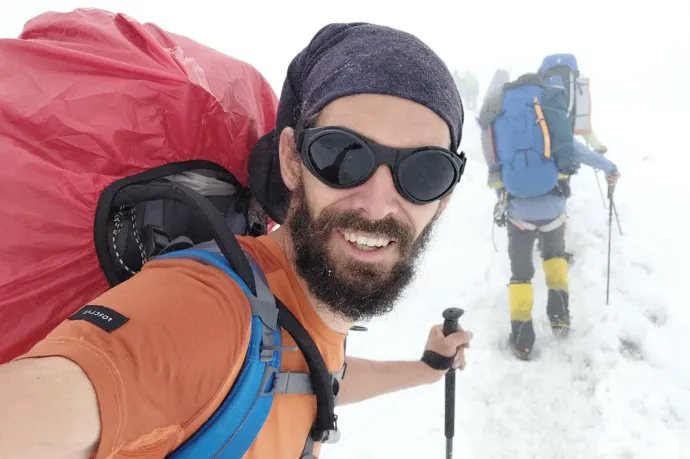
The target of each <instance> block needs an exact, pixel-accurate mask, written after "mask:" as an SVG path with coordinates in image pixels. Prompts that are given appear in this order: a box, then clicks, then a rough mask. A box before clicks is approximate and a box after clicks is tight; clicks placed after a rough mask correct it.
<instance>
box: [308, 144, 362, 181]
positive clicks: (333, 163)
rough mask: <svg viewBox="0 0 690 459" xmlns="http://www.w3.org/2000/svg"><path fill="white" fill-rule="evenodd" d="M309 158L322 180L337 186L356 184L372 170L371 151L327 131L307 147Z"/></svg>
mask: <svg viewBox="0 0 690 459" xmlns="http://www.w3.org/2000/svg"><path fill="white" fill-rule="evenodd" d="M309 158H310V160H311V163H312V166H313V167H314V169H315V170H316V172H317V173H318V174H319V175H320V176H321V178H322V179H323V180H325V181H327V182H328V183H330V184H332V185H338V186H348V185H352V184H355V183H357V182H358V181H359V180H361V179H362V178H363V177H365V176H366V175H367V174H368V173H369V172H370V171H371V170H372V169H373V167H374V158H373V155H372V154H371V151H370V150H369V149H368V148H366V147H365V146H364V144H363V143H362V142H361V141H360V140H358V139H357V138H356V137H354V136H351V135H348V134H347V133H343V132H329V133H327V134H323V135H321V136H320V137H318V138H317V139H315V140H314V141H313V142H312V143H311V145H310V147H309Z"/></svg>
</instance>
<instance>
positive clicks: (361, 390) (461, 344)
mask: <svg viewBox="0 0 690 459" xmlns="http://www.w3.org/2000/svg"><path fill="white" fill-rule="evenodd" d="M471 339H472V333H471V332H468V331H464V330H460V331H458V332H457V333H453V334H452V335H448V336H444V335H443V326H441V325H437V326H434V327H433V328H432V329H431V331H430V332H429V338H428V340H427V344H426V347H425V349H426V350H430V351H433V352H436V353H437V354H440V355H442V356H446V357H453V356H454V361H453V368H460V369H464V368H465V347H468V346H469V342H470V340H471ZM346 362H347V370H346V371H345V377H344V378H343V381H342V383H341V385H340V393H339V394H338V405H347V404H349V403H356V402H361V401H363V400H367V399H370V398H373V397H378V396H380V395H384V394H388V393H391V392H396V391H399V390H402V389H409V388H412V387H416V386H421V385H424V384H433V383H435V382H437V381H439V380H440V379H441V378H442V377H443V376H444V375H445V374H446V371H447V370H435V369H433V368H431V367H430V366H428V365H427V364H426V363H424V362H422V361H421V360H419V361H393V362H381V361H374V360H366V359H361V358H355V357H347V359H346Z"/></svg>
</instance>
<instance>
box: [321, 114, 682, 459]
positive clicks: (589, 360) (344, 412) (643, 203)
mask: <svg viewBox="0 0 690 459" xmlns="http://www.w3.org/2000/svg"><path fill="white" fill-rule="evenodd" d="M661 113H664V116H663V117H660V116H658V115H659V114H661ZM683 113H684V112H683V109H682V107H680V106H679V107H672V106H657V107H651V106H643V107H640V106H632V105H631V106H621V105H618V106H608V107H604V106H598V107H597V115H596V116H597V118H596V123H597V126H600V128H599V129H600V132H599V134H600V137H601V138H602V140H603V141H604V142H605V143H606V144H607V145H608V147H609V155H610V157H611V158H612V160H614V161H615V162H617V164H618V166H619V169H620V170H621V173H622V178H621V181H620V182H619V188H618V190H617V196H616V199H617V206H618V211H619V214H620V218H621V225H622V230H623V232H624V236H621V235H620V234H619V233H618V229H617V227H616V226H615V225H616V224H615V220H614V228H613V232H612V237H613V247H612V255H611V265H612V268H611V276H612V277H611V301H610V305H609V306H606V304H605V299H606V298H605V297H606V262H607V237H608V212H607V210H606V209H605V208H604V205H603V203H602V199H601V196H600V194H599V191H598V188H597V184H596V181H595V178H594V177H595V176H594V172H593V171H592V170H591V169H590V168H588V167H586V166H583V169H582V170H581V172H580V173H579V176H577V177H576V178H574V179H573V192H574V196H573V198H572V199H571V201H570V203H569V211H570V216H571V219H570V222H569V225H570V226H569V230H568V246H569V249H570V250H572V251H573V252H575V254H576V262H575V265H574V266H572V268H571V275H570V288H571V305H572V306H571V309H572V315H573V330H572V332H571V335H570V338H569V339H568V340H567V341H564V342H559V341H557V340H556V339H555V338H554V337H552V336H551V332H550V330H549V327H548V322H547V320H546V314H545V302H546V288H545V286H544V281H543V274H542V271H541V266H540V264H539V258H536V257H535V266H536V268H537V274H536V276H535V279H534V284H535V297H536V298H535V307H534V319H535V321H536V331H537V334H538V336H537V347H538V354H537V356H536V357H535V359H534V360H533V361H531V362H522V361H518V360H516V359H514V358H513V357H512V356H511V355H510V354H509V352H508V351H507V350H506V347H505V340H506V339H507V335H508V306H507V289H506V284H507V282H508V279H509V276H510V271H509V263H508V257H507V254H506V248H507V239H506V235H505V231H504V230H500V229H497V231H496V244H497V246H498V249H499V252H498V253H496V252H495V251H494V248H493V245H492V240H491V221H492V220H491V210H492V207H493V204H494V199H493V196H492V193H491V192H490V191H489V190H488V189H487V188H486V187H485V185H484V183H485V166H484V163H483V160H482V157H481V151H480V150H479V141H478V131H477V129H476V126H475V125H474V124H473V123H472V122H468V124H467V131H466V137H465V140H464V142H463V148H465V149H466V150H467V151H468V153H469V156H470V157H471V158H476V160H474V159H473V160H472V161H471V162H470V164H469V166H468V168H467V173H466V176H465V178H464V181H463V182H462V184H461V186H460V188H459V189H458V191H457V192H456V194H455V196H454V198H453V201H452V203H451V205H450V207H449V210H448V212H447V214H446V216H445V217H444V220H443V222H442V224H441V225H440V227H439V229H438V231H437V233H436V237H435V242H434V244H433V247H432V248H431V252H430V253H429V255H428V256H427V257H426V259H425V261H424V267H423V268H422V273H421V274H420V276H419V278H418V280H417V282H416V283H415V285H414V287H413V288H411V289H410V291H409V292H408V295H407V298H406V299H405V301H403V302H402V304H401V305H400V307H399V309H398V310H397V311H396V313H394V315H393V316H392V317H390V318H388V319H387V320H378V321H376V322H374V323H372V324H370V330H369V331H368V332H366V333H353V334H352V336H351V338H350V339H349V340H348V352H349V353H351V354H352V355H363V356H367V357H371V358H377V359H416V358H418V357H419V356H420V355H421V351H422V347H423V344H424V342H425V339H426V334H427V331H428V327H429V326H431V325H432V324H434V323H437V322H439V321H440V320H441V319H440V317H441V312H442V310H443V309H444V308H446V307H449V306H459V307H462V308H464V309H465V311H466V314H465V316H464V317H463V319H462V324H463V325H464V326H465V328H467V329H470V330H472V331H473V332H474V334H475V338H474V341H473V347H472V349H471V351H470V352H469V354H468V358H469V364H468V367H467V369H466V370H465V371H464V372H460V373H458V378H457V381H458V382H457V386H458V390H457V401H456V403H457V418H456V437H455V456H454V457H456V458H466V459H470V458H477V459H493V458H509V459H519V458H545V459H571V458H588V459H600V458H601V459H603V458H607V459H608V458H621V459H632V458H649V459H652V458H654V459H656V458H664V459H675V458H690V358H688V357H687V350H688V349H690V301H689V300H688V298H687V294H686V282H687V281H688V274H689V273H690V269H688V265H687V260H688V258H689V257H690V243H689V242H688V237H687V236H686V233H687V227H685V226H684V225H683V224H682V222H684V221H685V220H686V219H687V217H686V215H684V214H683V212H682V210H681V209H683V208H686V209H687V204H686V203H684V202H683V201H678V202H677V203H672V200H673V199H674V198H677V197H680V198H681V199H682V197H683V196H685V194H686V193H685V191H686V190H685V184H684V183H683V177H682V176H681V175H680V173H681V171H680V170H681V168H683V167H689V166H690V160H689V159H688V155H687V151H682V150H681V149H678V148H677V147H676V145H674V143H673V142H672V140H671V139H669V138H665V137H664V136H662V135H660V133H679V132H683V129H684V128H683V127H682V126H680V123H681V121H680V120H682V119H683V116H682V115H683ZM674 120H676V121H675V123H676V125H673V124H672V123H673V122H674ZM683 148H685V150H687V147H683ZM599 174H600V180H601V181H602V186H603V173H599ZM535 254H536V252H535ZM443 396H444V389H443V382H440V383H439V384H436V385H433V386H428V387H422V388H415V389H412V390H408V391H404V392H400V393H396V394H391V395H388V396H385V397H381V398H379V399H375V400H371V401H367V402H363V403H360V404H356V405H352V406H349V407H341V408H340V410H339V414H340V425H341V428H342V430H343V439H342V440H341V443H340V444H339V445H337V446H335V447H333V446H327V447H326V448H325V452H324V454H323V457H328V458H330V459H341V458H355V457H356V458H362V459H364V458H382V457H398V458H433V457H438V458H442V457H445V450H444V447H445V446H444V442H445V439H444V433H443V432H444V431H443V412H444V411H443Z"/></svg>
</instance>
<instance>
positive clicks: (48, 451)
mask: <svg viewBox="0 0 690 459" xmlns="http://www.w3.org/2000/svg"><path fill="white" fill-rule="evenodd" d="M0 413H2V416H0V458H12V459H31V458H37V457H51V458H56V459H61V458H65V459H68V458H74V459H82V458H83V459H88V458H90V457H91V456H92V455H93V454H94V452H95V449H96V446H97V445H98V440H99V437H100V432H101V424H100V418H99V410H98V400H97V399H96V392H95V390H94V388H93V386H92V385H91V382H90V381H89V378H88V377H87V376H86V374H85V373H84V372H83V371H82V370H81V368H80V367H79V366H78V365H76V364H75V363H73V362H71V361H70V360H67V359H64V358H62V357H46V358H40V359H26V360H20V361H16V362H10V363H8V364H5V365H0Z"/></svg>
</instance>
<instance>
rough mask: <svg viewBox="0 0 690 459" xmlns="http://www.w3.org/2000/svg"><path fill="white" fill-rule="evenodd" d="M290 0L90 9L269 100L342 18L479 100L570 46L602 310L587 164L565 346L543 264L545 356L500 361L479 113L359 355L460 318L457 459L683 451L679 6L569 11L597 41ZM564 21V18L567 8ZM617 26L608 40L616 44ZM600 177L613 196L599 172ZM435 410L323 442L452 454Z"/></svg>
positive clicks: (414, 406)
mask: <svg viewBox="0 0 690 459" xmlns="http://www.w3.org/2000/svg"><path fill="white" fill-rule="evenodd" d="M293 3H294V2H254V3H252V2H231V3H227V2H226V3H224V4H223V5H222V6H211V5H210V4H209V3H204V2H203V1H198V2H195V7H197V8H198V10H199V11H204V12H205V14H200V15H198V17H197V16H193V15H190V11H189V5H188V4H180V6H174V5H172V4H170V2H155V1H150V2H140V1H129V0H118V1H117V2H115V1H108V0H93V1H91V2H90V3H89V5H88V6H91V7H98V8H105V9H109V10H111V11H118V12H119V11H121V12H125V13H127V14H128V15H130V16H132V17H134V18H135V19H138V20H140V21H153V22H156V23H157V24H159V25H161V26H162V27H164V28H167V29H168V30H171V31H173V32H176V33H180V34H185V35H188V36H190V37H192V38H194V39H196V40H199V41H201V42H203V43H205V44H208V45H210V46H214V47H216V48H217V49H220V50H222V51H224V52H227V53H228V54H231V55H233V56H236V57H239V58H241V59H244V60H247V61H249V62H251V63H252V64H254V65H256V66H257V68H258V69H259V70H260V71H262V72H263V73H264V74H265V75H266V76H267V77H268V78H269V80H270V81H271V83H272V84H273V85H274V88H275V90H276V92H278V93H280V88H281V86H282V81H283V77H284V74H285V70H286V68H287V65H288V63H289V61H290V59H291V58H292V57H293V56H294V54H295V53H296V52H297V51H298V50H299V49H301V48H302V47H303V46H304V45H305V44H306V42H307V41H308V40H309V39H310V38H311V36H312V35H313V33H315V32H316V31H317V30H318V29H319V28H320V27H321V26H322V25H324V24H325V23H327V22H331V21H354V20H365V21H373V22H379V23H385V24H388V25H392V26H394V27H401V28H404V29H406V30H409V31H411V32H413V33H416V34H418V35H419V36H420V37H422V38H423V39H424V40H425V41H427V42H428V43H429V44H430V45H431V46H432V47H434V49H436V50H437V52H439V53H440V55H441V56H442V57H443V58H444V59H447V61H448V62H449V66H450V67H451V68H453V69H455V68H458V69H460V70H464V69H466V68H471V69H477V73H478V74H479V76H480V78H481V80H482V86H483V87H485V86H486V84H488V80H489V79H490V77H491V75H492V74H493V71H494V70H495V68H496V67H499V66H501V67H503V66H507V67H509V68H510V69H511V70H513V72H512V75H513V76H515V72H518V71H520V72H522V71H533V70H534V69H535V68H536V67H537V65H538V62H539V61H540V60H541V57H542V56H544V55H545V54H547V53H551V52H569V51H573V52H575V53H577V54H578V57H579V59H580V62H581V64H582V65H583V66H584V67H585V68H586V69H587V71H586V73H587V75H588V76H590V77H592V82H593V88H592V91H593V107H594V108H593V109H594V111H595V112H594V124H595V126H596V129H597V132H598V134H599V135H600V137H601V138H602V140H603V142H604V143H605V144H606V145H607V146H608V147H609V153H608V155H609V156H610V157H611V159H612V160H613V161H614V162H616V163H617V164H618V166H619V168H620V170H621V173H622V177H621V180H620V183H619V187H618V190H617V194H616V203H617V208H618V213H619V216H620V219H621V226H622V230H623V233H624V235H622V236H621V235H620V234H619V233H618V229H617V227H616V226H615V221H614V228H613V231H612V253H611V298H610V304H609V305H606V304H605V296H606V266H607V242H608V212H607V210H606V209H605V208H604V205H603V203H602V200H601V196H600V194H599V190H598V188H597V184H596V181H595V175H594V173H593V172H592V171H591V170H590V169H589V168H587V167H586V166H585V167H583V169H582V170H581V172H580V173H579V175H578V176H576V177H575V178H574V179H573V183H572V188H573V192H574V196H573V198H572V199H571V200H570V202H569V212H570V221H569V223H568V225H569V226H568V236H567V238H568V240H567V243H568V248H569V250H571V251H573V252H574V253H575V257H576V260H575V264H574V265H573V266H572V268H571V272H570V291H571V309H572V314H573V328H572V332H571V334H570V337H569V338H568V339H567V340H565V341H563V340H557V339H555V338H554V337H553V336H552V335H551V332H550V330H549V327H548V323H547V320H546V315H545V302H546V289H545V286H544V280H543V274H542V272H541V269H540V266H539V264H538V263H539V258H538V257H536V252H535V266H536V267H537V271H536V276H535V279H534V285H535V307H534V319H535V326H536V332H537V344H536V345H537V355H536V356H535V358H534V360H533V361H530V362H523V361H519V360H517V359H515V358H514V357H513V356H512V355H511V354H510V353H509V352H508V351H507V349H506V346H505V341H506V339H507V335H508V306H507V288H506V284H507V283H508V279H509V277H510V274H509V262H508V257H507V253H506V247H507V241H506V236H505V230H504V229H497V230H496V234H495V238H496V245H497V247H498V251H494V248H493V243H492V236H491V224H492V216H491V212H492V209H493V205H494V195H493V194H492V192H491V191H490V190H488V189H487V187H486V186H485V178H486V176H485V171H486V168H485V165H484V162H483V158H482V154H481V150H480V145H479V139H478V131H477V127H476V125H475V124H474V123H473V121H472V119H471V118H470V114H468V120H467V123H466V128H465V137H464V140H463V145H462V146H463V148H464V149H465V150H466V151H467V153H468V155H469V157H470V158H471V159H470V163H469V165H468V167H467V169H466V173H465V176H464V178H463V181H462V183H461V184H460V186H459V188H458V189H457V191H456V193H455V196H454V197H453V199H452V201H451V203H450V205H449V208H448V210H447V212H446V214H445V215H444V218H443V220H442V222H441V223H440V225H439V228H438V229H437V231H436V235H435V238H434V241H433V243H432V245H431V248H430V251H429V253H428V254H427V256H426V258H425V259H424V262H423V265H422V266H421V268H420V274H419V278H418V279H417V280H416V282H415V283H414V285H413V286H412V287H411V288H410V289H409V291H408V292H407V295H406V298H405V299H404V300H403V301H402V302H401V304H400V305H399V308H398V309H397V310H396V311H395V312H394V313H393V314H392V315H391V316H389V317H387V318H385V319H381V320H377V321H375V322H373V323H371V324H368V325H369V331H368V332H353V333H352V335H351V337H350V338H349V340H348V352H349V353H351V354H352V355H357V356H363V357H367V358H373V359H386V360H390V359H402V360H409V359H418V358H419V357H420V356H421V353H422V349H423V346H424V342H425V340H426V336H427V333H428V329H429V327H431V326H432V325H434V324H436V323H440V321H441V312H442V311H443V309H445V308H447V307H451V306H455V307H461V308H463V309H464V310H465V315H464V317H463V318H462V319H461V323H462V325H463V326H464V327H465V328H467V329H470V330H472V331H473V332H474V340H473V342H472V348H471V349H470V350H469V351H468V353H467V357H468V366H467V368H466V370H465V371H463V372H458V374H457V394H456V429H455V439H454V450H455V453H454V457H455V458H462V459H472V458H477V459H494V458H509V459H521V458H544V459H571V458H572V459H575V458H578V459H579V458H588V459H604V458H605V459H612V458H613V459H647V458H649V459H656V458H663V459H676V458H690V363H689V362H690V359H689V358H688V357H687V351H688V350H689V349H690V301H688V294H687V288H686V286H687V284H686V283H687V282H688V281H689V279H688V274H689V269H688V262H687V261H688V259H689V258H690V242H689V238H688V236H687V233H688V228H687V225H686V224H685V223H686V222H687V221H688V219H687V214H686V209H687V208H688V205H687V202H686V201H685V196H686V195H687V185H686V181H685V174H686V171H687V168H688V167H690V158H689V156H688V147H687V142H686V141H685V136H686V135H687V134H686V133H687V127H686V123H685V120H686V118H687V116H686V113H687V107H688V104H690V91H688V90H687V89H684V88H686V84H685V81H684V80H683V79H682V78H684V77H681V76H680V75H683V76H685V75H687V74H688V71H687V70H688V64H687V63H684V62H682V61H683V60H682V59H679V57H682V56H688V51H689V50H690V44H688V40H687V28H686V27H685V25H684V24H683V18H684V17H685V16H686V15H684V14H682V11H681V8H682V6H679V5H682V2H680V3H677V2H674V1H673V0H660V1H657V2H655V3H654V7H655V8H653V9H652V8H637V9H635V8H626V10H625V12H626V15H627V16H626V19H625V20H620V17H619V16H620V8H621V6H620V5H619V4H616V3H611V4H606V5H604V4H603V3H602V2H596V1H594V0H591V1H590V0H582V1H580V2H578V6H577V9H578V10H579V11H584V12H585V13H584V16H585V18H586V21H587V27H586V29H587V30H586V31H584V32H582V31H581V32H578V33H561V32H562V29H563V24H561V23H559V22H558V21H554V20H552V18H550V17H546V16H544V15H546V14H549V13H550V12H552V13H554V14H555V15H557V16H559V17H563V14H564V13H562V12H556V11H554V8H557V5H556V4H555V3H553V2H548V3H546V2H544V5H537V4H536V3H530V6H531V7H532V9H531V10H530V9H529V8H524V7H523V6H524V5H523V4H522V3H516V2H510V1H509V0H506V1H504V2H502V4H501V5H499V4H498V3H499V2H475V3H471V2H464V3H463V4H462V6H459V5H458V4H457V3H456V2H449V1H448V2H440V1H431V0H426V1H425V2H423V5H424V8H415V9H403V10H396V9H395V8H399V4H398V3H397V2H396V3H391V2H383V1H381V2H371V1H361V2H358V1H355V0H353V1H351V2H348V4H347V7H346V8H343V7H342V5H338V4H334V5H333V6H332V7H329V8H324V3H323V2H318V1H301V2H297V3H298V4H299V5H298V6H299V7H295V5H294V4H293ZM392 5H393V6H392ZM82 6H84V4H83V3H82V2H81V1H76V0H75V1H72V0H62V1H60V2H57V1H52V2H47V1H38V0H37V1H35V2H24V3H21V4H17V5H14V6H13V8H11V9H9V10H7V11H5V12H4V13H3V18H2V20H0V31H1V32H2V35H3V36H6V37H13V36H16V35H17V34H18V33H19V32H20V30H21V25H22V24H23V23H24V22H25V21H26V20H28V19H29V18H31V17H33V16H35V15H37V14H39V13H41V12H43V11H46V10H58V11H68V10H71V9H73V8H76V7H82ZM453 8H456V9H455V10H453ZM506 8H508V10H506ZM564 8H570V9H569V10H568V11H567V12H568V14H570V11H572V6H571V5H569V4H568V6H567V7H566V6H564ZM458 9H461V10H462V11H459V10H458ZM499 10H501V11H502V14H499V15H496V14H495V11H499ZM266 11H272V13H271V14H266ZM391 11H398V12H399V13H400V14H391ZM439 11H443V13H442V14H439ZM655 11H663V12H664V20H663V25H661V26H655V24H656V22H657V21H656V20H655V19H654V17H653V15H654V12H655ZM247 18H254V20H249V19H247ZM245 19H246V20H245ZM579 19H580V18H574V19H573V20H574V21H579ZM526 24H538V25H539V26H538V27H531V28H530V27H525V25H526ZM487 30H490V31H491V34H489V33H487ZM609 32H610V35H611V36H612V37H613V38H608V39H607V38H606V33H609ZM614 32H615V33H614ZM275 37H279V38H275ZM501 37H503V38H501ZM505 37H510V39H509V40H506V39H505ZM482 39H485V41H484V42H482V41H481V40H482ZM277 44H279V45H277ZM660 77H661V78H660ZM631 95H632V97H631ZM600 180H601V181H602V186H603V174H601V173H600ZM443 413H444V388H443V381H441V382H439V383H437V384H434V385H430V386H424V387H418V388H413V389H409V390H406V391H401V392H398V393H394V394H389V395H387V396H383V397H380V398H377V399H374V400H370V401H366V402H362V403H359V404H355V405H352V406H345V407H340V408H339V409H338V414H339V415H340V428H341V430H342V433H343V437H342V439H341V441H340V442H339V443H338V444H337V445H326V447H325V448H324V452H323V454H322V457H323V458H324V459H344V458H348V459H350V458H360V459H366V458H400V459H407V458H415V459H419V458H434V457H438V458H441V457H444V455H445V438H444V418H443Z"/></svg>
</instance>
